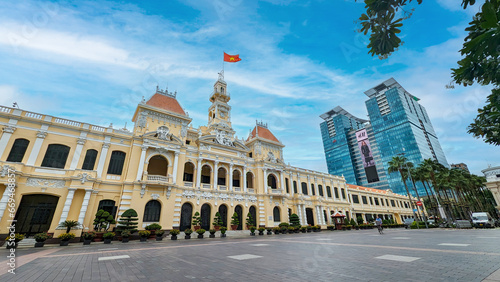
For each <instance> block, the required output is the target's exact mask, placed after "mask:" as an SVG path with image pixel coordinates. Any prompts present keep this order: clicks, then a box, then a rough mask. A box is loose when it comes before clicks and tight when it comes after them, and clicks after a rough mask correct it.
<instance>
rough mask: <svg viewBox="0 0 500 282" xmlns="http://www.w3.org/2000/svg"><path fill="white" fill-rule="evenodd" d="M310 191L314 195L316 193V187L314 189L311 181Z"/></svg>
mask: <svg viewBox="0 0 500 282" xmlns="http://www.w3.org/2000/svg"><path fill="white" fill-rule="evenodd" d="M311 191H312V195H313V196H315V195H316V189H314V184H312V183H311Z"/></svg>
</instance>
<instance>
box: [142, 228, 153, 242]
mask: <svg viewBox="0 0 500 282" xmlns="http://www.w3.org/2000/svg"><path fill="white" fill-rule="evenodd" d="M149 235H151V232H149V231H148V230H141V231H139V236H141V242H146V241H147V240H148V237H149Z"/></svg>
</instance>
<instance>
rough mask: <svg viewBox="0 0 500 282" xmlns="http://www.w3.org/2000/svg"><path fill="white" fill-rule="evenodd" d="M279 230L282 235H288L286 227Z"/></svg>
mask: <svg viewBox="0 0 500 282" xmlns="http://www.w3.org/2000/svg"><path fill="white" fill-rule="evenodd" d="M279 229H280V232H281V233H282V234H286V233H288V227H286V226H281V227H280V228H279Z"/></svg>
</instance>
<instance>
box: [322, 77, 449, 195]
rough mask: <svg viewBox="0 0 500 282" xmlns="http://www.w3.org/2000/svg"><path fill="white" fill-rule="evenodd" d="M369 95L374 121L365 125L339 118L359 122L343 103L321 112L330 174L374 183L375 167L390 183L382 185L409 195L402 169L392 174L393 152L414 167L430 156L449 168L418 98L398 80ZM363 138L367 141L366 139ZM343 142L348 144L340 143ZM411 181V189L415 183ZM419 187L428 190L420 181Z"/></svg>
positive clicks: (351, 180) (380, 179) (361, 182)
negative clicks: (390, 169)
mask: <svg viewBox="0 0 500 282" xmlns="http://www.w3.org/2000/svg"><path fill="white" fill-rule="evenodd" d="M365 94H366V95H367V96H368V100H367V101H366V108H367V110H368V117H369V122H368V121H364V120H362V121H364V122H360V123H362V124H363V126H350V124H347V123H340V122H339V121H340V120H342V121H345V120H347V121H351V120H354V121H360V119H357V118H355V117H353V116H352V115H350V114H349V115H345V113H347V112H346V111H345V110H343V109H342V108H340V107H336V108H335V109H333V110H332V111H329V112H327V113H325V114H323V115H321V117H322V118H323V119H324V120H325V122H323V123H321V126H320V127H321V133H322V135H323V144H324V147H325V154H326V159H327V165H328V172H329V173H331V174H336V175H339V174H344V176H345V177H346V181H347V182H348V183H356V184H358V185H363V186H367V187H371V186H373V185H376V184H377V181H373V180H374V179H375V178H372V177H371V176H373V172H374V171H376V172H377V174H378V179H379V181H381V182H382V181H383V182H387V183H381V185H380V186H377V188H381V189H383V188H382V187H384V186H385V187H386V188H389V189H391V190H392V191H393V192H395V193H402V194H406V189H405V187H404V185H403V183H402V181H401V176H400V175H399V173H388V172H387V170H388V167H389V165H388V162H389V161H391V160H392V158H393V157H394V156H398V155H404V156H405V157H406V158H407V159H408V161H409V162H412V163H413V164H414V165H418V164H420V163H421V162H422V161H423V160H424V159H429V158H430V159H434V160H437V161H438V162H440V163H441V164H443V165H445V166H447V167H448V166H449V165H448V163H447V161H446V157H445V155H444V152H443V150H442V148H441V145H440V144H439V141H438V139H437V136H436V133H435V132H434V128H433V127H432V124H431V121H430V119H429V116H428V115H427V112H426V110H425V108H424V107H423V106H422V105H420V104H419V103H418V101H419V99H418V98H417V97H415V96H413V95H411V94H410V93H408V91H406V90H405V89H404V88H403V87H402V86H401V85H400V84H399V83H398V82H397V81H396V80H395V79H393V78H391V79H388V80H386V81H385V82H383V83H381V84H379V85H377V86H376V87H374V88H372V89H370V90H367V91H365ZM340 110H342V111H340ZM347 114H348V113H347ZM339 116H343V117H339ZM351 123H352V122H351ZM363 128H364V129H365V130H366V132H364V131H363V130H362V129H363ZM339 131H340V134H339ZM334 136H336V137H337V138H335V137H334ZM349 136H350V137H349ZM353 136H354V137H353ZM339 137H340V138H339ZM349 138H350V139H349ZM363 138H365V139H367V141H365V142H364V143H363V141H364V139H363ZM339 141H342V142H343V143H340V144H338V145H336V144H335V143H336V142H339ZM356 143H357V144H358V147H357V148H356V146H355V145H356ZM342 145H343V147H341V146H342ZM363 148H364V149H363ZM349 161H350V162H351V164H350V165H349V164H348V162H349ZM373 166H374V168H373ZM349 168H352V169H351V170H349ZM362 168H363V169H362ZM363 173H364V174H363ZM364 181H366V182H368V185H367V183H364ZM370 181H372V182H370ZM374 183H375V184H374ZM407 185H408V188H409V189H410V191H412V190H413V189H412V187H413V186H412V183H411V181H408V182H407ZM417 189H418V191H419V193H420V192H421V193H424V190H423V187H421V186H420V184H419V183H417ZM411 193H412V194H413V192H411Z"/></svg>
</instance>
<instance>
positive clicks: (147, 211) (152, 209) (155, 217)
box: [142, 200, 161, 222]
mask: <svg viewBox="0 0 500 282" xmlns="http://www.w3.org/2000/svg"><path fill="white" fill-rule="evenodd" d="M160 213H161V204H160V202H158V201H157V200H151V201H149V202H148V203H147V204H146V207H145V208H144V219H143V220H142V221H144V222H158V221H160Z"/></svg>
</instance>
